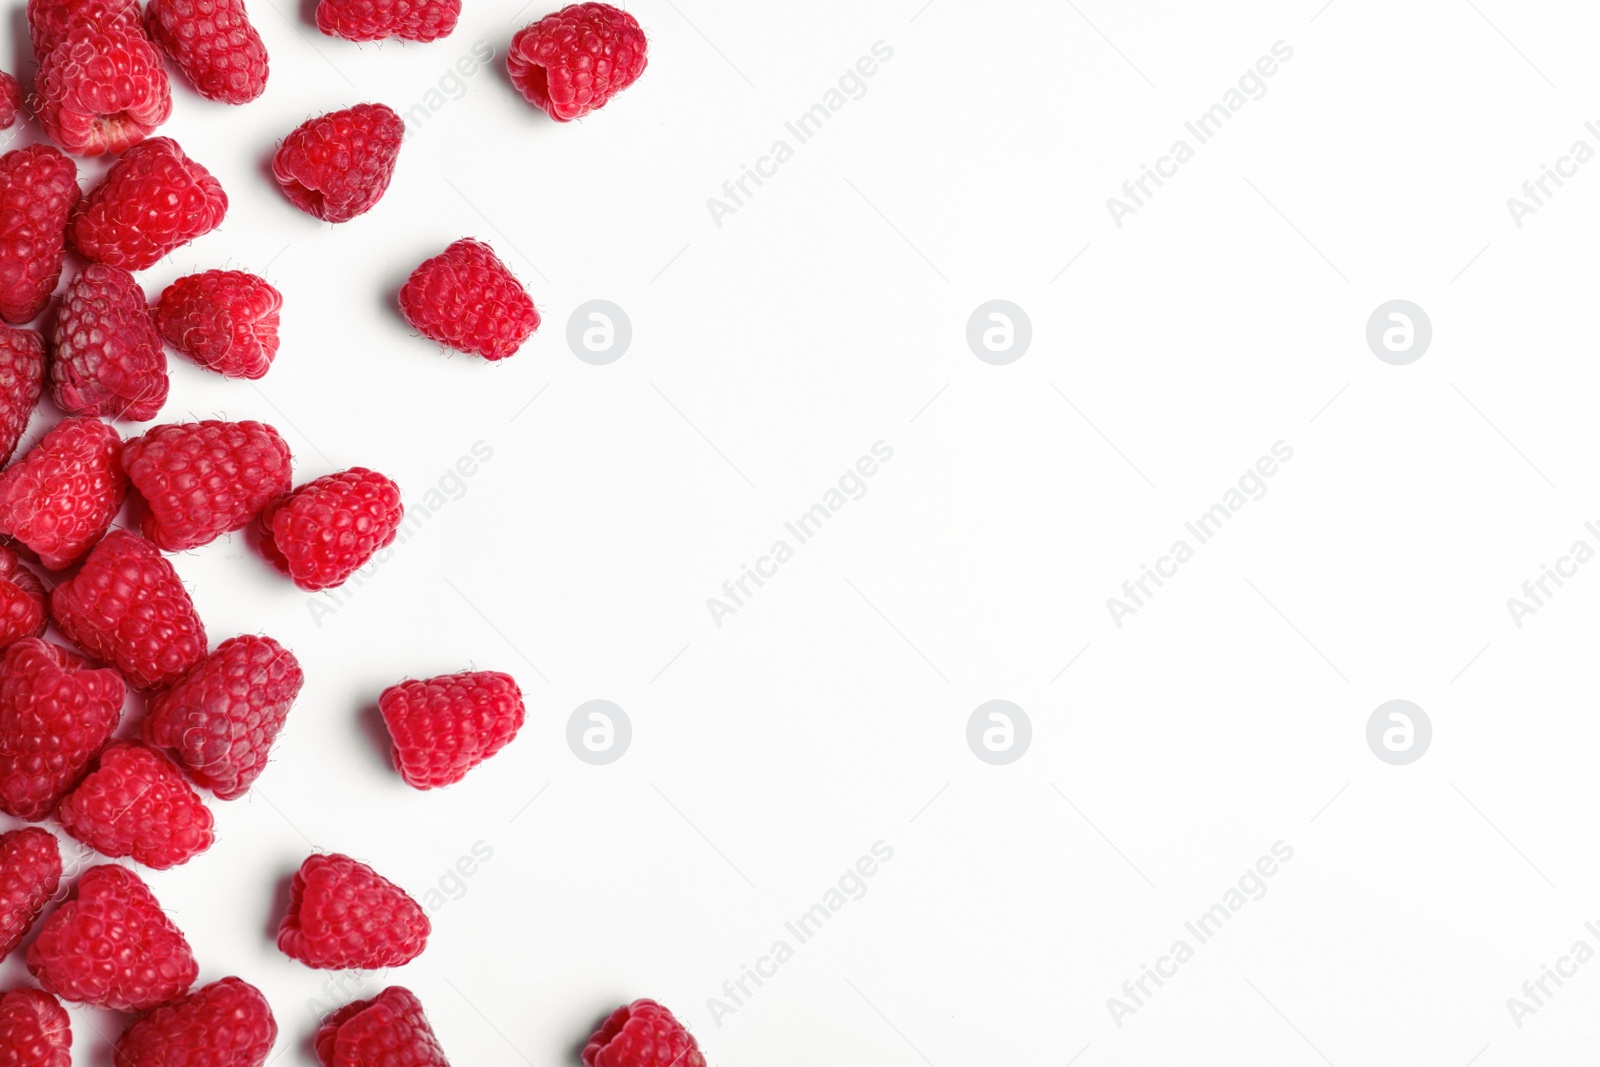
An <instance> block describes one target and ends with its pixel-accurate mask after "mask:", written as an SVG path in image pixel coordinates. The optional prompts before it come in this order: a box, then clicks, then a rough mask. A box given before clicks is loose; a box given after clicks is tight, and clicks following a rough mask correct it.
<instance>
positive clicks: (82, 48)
mask: <svg viewBox="0 0 1600 1067" xmlns="http://www.w3.org/2000/svg"><path fill="white" fill-rule="evenodd" d="M134 10H135V12H137V8H135V9H134ZM134 18H135V20H136V21H135V23H134V26H133V27H132V28H131V29H128V28H124V27H123V25H122V24H121V22H120V21H118V22H116V23H115V24H112V25H107V26H105V27H104V28H96V27H95V26H93V25H92V24H80V25H78V26H77V28H75V29H72V30H69V31H68V32H67V35H66V37H64V38H63V39H62V40H61V42H60V43H59V44H56V45H53V46H52V47H51V48H50V49H49V50H48V51H46V52H41V53H40V54H39V75H38V78H37V80H36V81H35V89H36V90H37V93H38V97H39V108H38V113H39V125H41V126H43V127H44V132H45V133H47V134H49V135H50V139H51V140H52V141H54V142H55V143H56V144H58V145H60V146H61V147H62V148H63V149H65V150H66V151H68V152H71V153H73V154H74V155H79V156H99V155H104V154H105V153H107V152H123V151H126V150H127V149H129V148H131V147H132V146H134V145H136V144H138V143H139V142H140V141H142V140H144V139H145V138H146V137H147V136H149V135H150V132H151V131H152V130H154V129H155V128H156V127H157V126H159V125H161V124H162V123H163V122H165V121H167V118H168V116H170V115H171V114H172V91H171V88H170V87H169V86H168V84H167V71H166V68H164V67H163V66H162V65H161V53H160V52H157V51H156V48H155V45H153V44H151V43H150V42H149V41H148V40H147V39H146V38H145V36H144V31H143V30H142V29H140V28H139V26H138V23H137V18H138V16H137V13H136V14H135V15H134Z"/></svg>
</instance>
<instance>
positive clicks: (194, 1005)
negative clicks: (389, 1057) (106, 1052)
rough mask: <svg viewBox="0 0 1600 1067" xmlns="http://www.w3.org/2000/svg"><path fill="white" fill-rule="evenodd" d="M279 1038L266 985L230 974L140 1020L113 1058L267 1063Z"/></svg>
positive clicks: (197, 1066)
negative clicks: (259, 986) (263, 989)
mask: <svg viewBox="0 0 1600 1067" xmlns="http://www.w3.org/2000/svg"><path fill="white" fill-rule="evenodd" d="M277 1039H278V1021H277V1020H276V1019H274V1018H273V1017H272V1008H271V1007H270V1006H269V1005H268V1004H267V998H266V997H264V996H262V995H261V990H259V989H257V988H256V987H255V986H253V985H251V984H250V983H249V982H246V981H244V980H243V979H240V978H224V979H222V980H220V981H217V982H212V983H211V984H210V985H203V986H201V987H200V988H199V989H196V990H195V991H194V992H193V993H190V994H189V995H188V996H186V997H184V998H183V999H181V1000H175V1001H173V1002H172V1003H171V1004H164V1005H162V1006H161V1007H159V1008H157V1009H156V1010H155V1011H153V1012H151V1013H150V1014H149V1015H146V1016H144V1017H143V1018H141V1019H138V1020H136V1021H135V1022H134V1024H133V1025H132V1026H130V1027H128V1028H127V1029H126V1030H124V1031H123V1032H122V1036H121V1037H119V1038H117V1049H116V1056H115V1057H114V1059H113V1062H114V1064H115V1067H261V1065H262V1064H263V1063H265V1062H266V1059H267V1054H268V1053H270V1052H271V1051H272V1043H273V1042H274V1041H276V1040H277ZM396 1067H399V1065H398V1064H397V1065H396Z"/></svg>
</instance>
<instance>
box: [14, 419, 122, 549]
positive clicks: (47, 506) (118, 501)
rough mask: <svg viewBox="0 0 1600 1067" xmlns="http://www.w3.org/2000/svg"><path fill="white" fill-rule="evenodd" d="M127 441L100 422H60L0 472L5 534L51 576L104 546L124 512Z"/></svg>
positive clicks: (90, 420)
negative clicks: (119, 513)
mask: <svg viewBox="0 0 1600 1067" xmlns="http://www.w3.org/2000/svg"><path fill="white" fill-rule="evenodd" d="M121 457H122V439H121V438H119V437H118V436H117V431H116V430H113V429H112V428H111V427H110V426H108V425H107V424H106V423H103V422H101V421H100V420H99V419H89V418H72V419H62V420H61V421H60V422H58V423H56V425H55V426H53V427H51V429H50V432H49V433H47V434H45V435H44V437H43V438H41V439H40V441H39V443H38V444H36V445H34V446H33V448H31V449H29V450H28V452H27V453H26V454H25V455H23V457H22V458H21V459H19V460H17V462H15V463H13V464H12V465H11V466H9V467H7V468H6V471H5V473H4V474H0V534H4V535H6V536H8V537H14V538H16V539H17V540H18V541H21V542H22V543H23V544H24V545H26V546H28V548H30V549H32V550H33V551H34V552H35V553H37V554H38V556H39V562H40V563H42V564H44V565H45V566H46V567H48V568H49V569H50V570H53V571H58V570H60V569H61V568H63V567H66V566H70V565H71V564H72V563H73V562H75V561H76V560H77V559H78V558H79V557H80V556H82V555H83V554H84V553H85V552H87V551H89V549H90V548H92V547H93V546H94V543H95V542H96V541H98V540H100V537H101V535H102V534H104V533H105V532H106V529H107V528H108V527H109V526H110V525H111V520H112V519H113V518H115V517H116V514H117V511H118V510H119V509H121V507H122V498H123V495H124V494H125V493H126V492H127V490H128V479H127V477H126V476H125V475H124V474H123V473H122V458H121Z"/></svg>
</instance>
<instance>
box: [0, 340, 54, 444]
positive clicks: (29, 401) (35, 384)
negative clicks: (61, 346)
mask: <svg viewBox="0 0 1600 1067" xmlns="http://www.w3.org/2000/svg"><path fill="white" fill-rule="evenodd" d="M43 391H44V338H43V337H40V336H39V335H38V334H37V333H35V332H34V331H33V330H17V329H12V328H11V327H10V326H0V465H3V464H5V463H8V462H9V461H10V460H11V453H13V452H15V451H16V450H17V442H18V441H20V440H21V439H22V433H23V431H24V430H26V429H27V428H28V419H29V418H30V417H31V416H32V415H33V409H34V408H35V407H36V406H37V405H38V403H39V394H40V393H42V392H43Z"/></svg>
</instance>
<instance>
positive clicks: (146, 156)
mask: <svg viewBox="0 0 1600 1067" xmlns="http://www.w3.org/2000/svg"><path fill="white" fill-rule="evenodd" d="M227 211H228V195H227V194H226V193H224V192H223V191H222V185H221V183H219V182H218V181H217V179H215V178H213V177H212V176H211V172H210V171H208V170H206V168H204V167H202V166H201V165H200V164H198V163H196V162H195V161H194V160H192V159H190V158H189V157H188V156H186V155H184V153H183V149H181V148H179V147H178V142H177V141H174V140H173V139H172V138H170V137H152V138H151V139H150V140H148V141H143V142H141V143H139V144H136V145H134V146H133V147H132V148H130V149H128V150H127V151H126V152H124V153H123V154H122V158H121V159H119V160H117V161H116V163H115V164H113V165H112V167H111V169H110V170H109V171H107V172H106V176H105V177H104V178H103V179H101V181H100V184H99V185H97V186H95V187H94V189H93V191H92V192H90V193H89V195H88V196H86V197H84V198H83V199H82V200H80V201H79V202H78V208H77V210H76V211H74V212H73V214H72V246H73V247H74V248H76V249H77V250H78V251H79V252H80V253H82V255H83V257H84V258H85V259H89V260H93V261H94V262H96V263H109V264H110V265H111V266H113V267H123V268H126V269H127V270H144V269H145V268H146V267H152V266H154V265H155V264H156V262H157V261H158V260H160V259H161V257H162V256H164V255H166V254H167V253H168V252H171V251H172V250H173V249H174V248H177V247H179V246H181V245H185V244H188V243H189V242H190V241H192V240H194V239H195V238H196V237H199V236H200V235H201V234H206V233H210V232H211V231H212V230H214V229H216V228H217V227H218V226H219V225H221V223H222V216H223V215H225V214H227Z"/></svg>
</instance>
